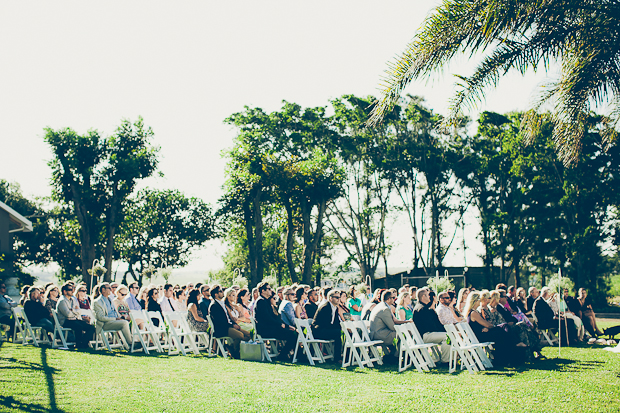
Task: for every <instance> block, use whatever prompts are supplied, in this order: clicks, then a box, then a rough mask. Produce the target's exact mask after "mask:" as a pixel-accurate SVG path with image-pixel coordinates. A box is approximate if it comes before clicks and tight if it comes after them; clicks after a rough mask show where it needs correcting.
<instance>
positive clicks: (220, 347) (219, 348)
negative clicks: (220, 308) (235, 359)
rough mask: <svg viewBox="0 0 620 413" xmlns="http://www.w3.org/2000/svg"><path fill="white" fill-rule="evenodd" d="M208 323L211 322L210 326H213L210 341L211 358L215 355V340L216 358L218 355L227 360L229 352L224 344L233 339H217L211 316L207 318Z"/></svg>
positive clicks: (225, 337) (226, 337)
mask: <svg viewBox="0 0 620 413" xmlns="http://www.w3.org/2000/svg"><path fill="white" fill-rule="evenodd" d="M207 321H208V322H209V325H210V326H211V334H210V340H209V357H210V356H211V355H212V353H213V340H215V345H216V349H215V356H216V357H217V355H218V354H221V355H222V357H224V358H225V359H227V358H228V351H227V350H226V347H225V346H224V343H225V342H226V341H228V340H230V341H232V338H230V337H228V336H224V337H215V327H214V325H213V320H212V319H211V316H210V315H208V316H207Z"/></svg>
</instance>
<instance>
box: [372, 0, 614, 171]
mask: <svg viewBox="0 0 620 413" xmlns="http://www.w3.org/2000/svg"><path fill="white" fill-rule="evenodd" d="M619 15H620V4H619V3H618V2H617V1H616V0H579V1H577V0H568V1H566V0H545V1H543V0H534V1H527V2H525V1H519V0H501V1H485V0H473V1H463V0H443V2H442V4H441V5H440V6H439V7H437V8H436V9H435V10H434V11H433V12H432V13H431V15H430V16H428V17H427V18H426V20H425V21H424V23H423V25H422V27H421V28H420V30H419V31H418V32H417V34H416V35H415V37H414V39H413V40H412V41H411V43H409V45H408V46H407V48H406V50H405V52H404V53H403V54H402V55H401V56H400V57H398V58H397V59H396V60H395V61H394V62H392V63H390V65H389V68H388V70H387V71H386V73H387V76H386V79H385V83H384V85H383V90H382V96H381V100H380V102H379V104H378V105H377V106H376V108H375V110H374V111H373V116H372V122H377V121H379V120H380V119H382V118H383V117H384V116H385V115H386V114H387V113H388V112H389V108H390V107H391V106H392V105H393V104H395V103H396V101H397V100H398V98H399V96H400V94H401V93H402V91H403V90H404V88H405V87H406V86H407V85H408V84H409V83H410V82H411V81H412V80H414V79H424V78H427V77H428V76H429V75H430V74H431V73H433V72H435V71H440V70H442V69H443V68H445V67H446V66H447V64H448V63H449V62H450V61H452V59H453V58H454V57H455V56H457V55H460V54H463V53H466V54H469V55H470V56H474V55H476V54H478V55H481V56H482V58H481V59H482V60H481V61H480V63H479V64H478V67H477V68H476V70H475V71H474V73H473V74H472V75H471V76H467V77H466V76H458V77H459V79H460V84H459V86H460V89H459V90H458V92H457V93H456V95H455V97H454V99H453V101H452V113H451V116H450V117H449V120H452V121H454V120H456V119H458V118H459V117H460V114H461V112H462V109H463V107H464V106H468V105H472V104H474V103H475V102H476V101H478V100H479V99H481V98H483V96H484V92H485V90H486V88H488V87H489V86H495V85H496V84H497V83H498V82H499V80H500V78H501V76H503V75H504V74H506V73H507V72H509V71H511V70H516V71H519V72H520V73H522V74H524V73H525V72H526V71H527V70H528V69H533V70H538V69H539V68H541V67H542V68H545V69H547V68H549V66H550V63H551V62H553V61H558V62H559V63H560V65H561V73H560V77H559V79H557V80H555V81H552V82H550V83H548V84H547V85H545V89H544V93H543V94H542V95H541V97H540V98H539V100H538V102H537V103H536V104H535V105H534V110H536V109H538V108H539V107H540V105H542V104H543V103H546V102H551V103H553V104H554V111H553V114H552V117H551V121H552V122H553V124H554V128H553V139H554V141H555V142H556V144H557V147H558V150H559V154H560V157H561V159H562V160H563V161H565V162H570V161H574V160H577V158H578V152H579V150H580V148H581V145H582V139H583V138H584V136H585V135H586V133H587V121H586V120H587V115H586V114H587V113H588V110H589V108H590V106H591V105H592V104H595V105H599V104H607V103H608V102H609V104H610V109H611V112H610V116H609V119H603V122H602V125H604V126H605V130H604V131H603V132H604V133H603V137H604V139H605V141H606V142H607V143H609V142H610V141H611V140H612V139H615V137H616V136H617V132H616V129H615V127H616V126H617V125H618V122H619V121H620V101H619V99H620V64H619V63H620V40H619V39H620V23H619V19H618V16H619ZM526 120H527V125H528V126H527V127H526V128H525V129H524V131H525V132H526V133H527V138H528V139H530V140H531V139H533V138H534V135H535V134H536V129H537V127H538V126H539V125H540V119H539V118H538V117H537V116H535V113H534V111H532V112H531V113H530V116H529V117H528V118H526Z"/></svg>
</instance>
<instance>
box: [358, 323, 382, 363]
mask: <svg viewBox="0 0 620 413" xmlns="http://www.w3.org/2000/svg"><path fill="white" fill-rule="evenodd" d="M369 323H370V322H369ZM353 325H355V327H356V328H357V331H358V333H360V334H361V339H362V341H365V342H370V341H373V340H371V339H370V332H369V331H368V329H369V326H366V323H365V322H364V321H362V320H355V321H353ZM369 325H370V324H369ZM374 341H375V342H376V341H378V340H374ZM382 344H383V342H381V343H380V344H375V345H373V346H370V347H368V350H369V351H370V361H372V362H375V361H376V362H377V363H378V364H380V365H382V364H383V356H382V355H381V354H380V353H379V350H378V349H377V346H380V345H382Z"/></svg>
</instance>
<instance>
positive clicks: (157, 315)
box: [146, 311, 165, 328]
mask: <svg viewBox="0 0 620 413" xmlns="http://www.w3.org/2000/svg"><path fill="white" fill-rule="evenodd" d="M146 315H147V319H148V320H147V321H148V323H149V324H151V325H152V326H153V327H154V328H164V325H165V324H164V319H163V318H162V316H161V313H160V312H159V311H147V312H146ZM152 318H154V319H156V320H159V327H157V326H156V325H155V324H153V322H152V320H151V319H152Z"/></svg>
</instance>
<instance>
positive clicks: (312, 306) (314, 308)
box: [304, 301, 319, 318]
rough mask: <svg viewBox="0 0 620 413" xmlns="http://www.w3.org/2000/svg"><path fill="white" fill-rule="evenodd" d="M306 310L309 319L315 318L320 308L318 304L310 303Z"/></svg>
mask: <svg viewBox="0 0 620 413" xmlns="http://www.w3.org/2000/svg"><path fill="white" fill-rule="evenodd" d="M304 308H305V309H306V315H307V316H308V318H314V316H315V315H316V312H317V310H318V309H319V306H318V305H316V303H311V302H309V301H308V303H307V304H306V305H305V307H304Z"/></svg>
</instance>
